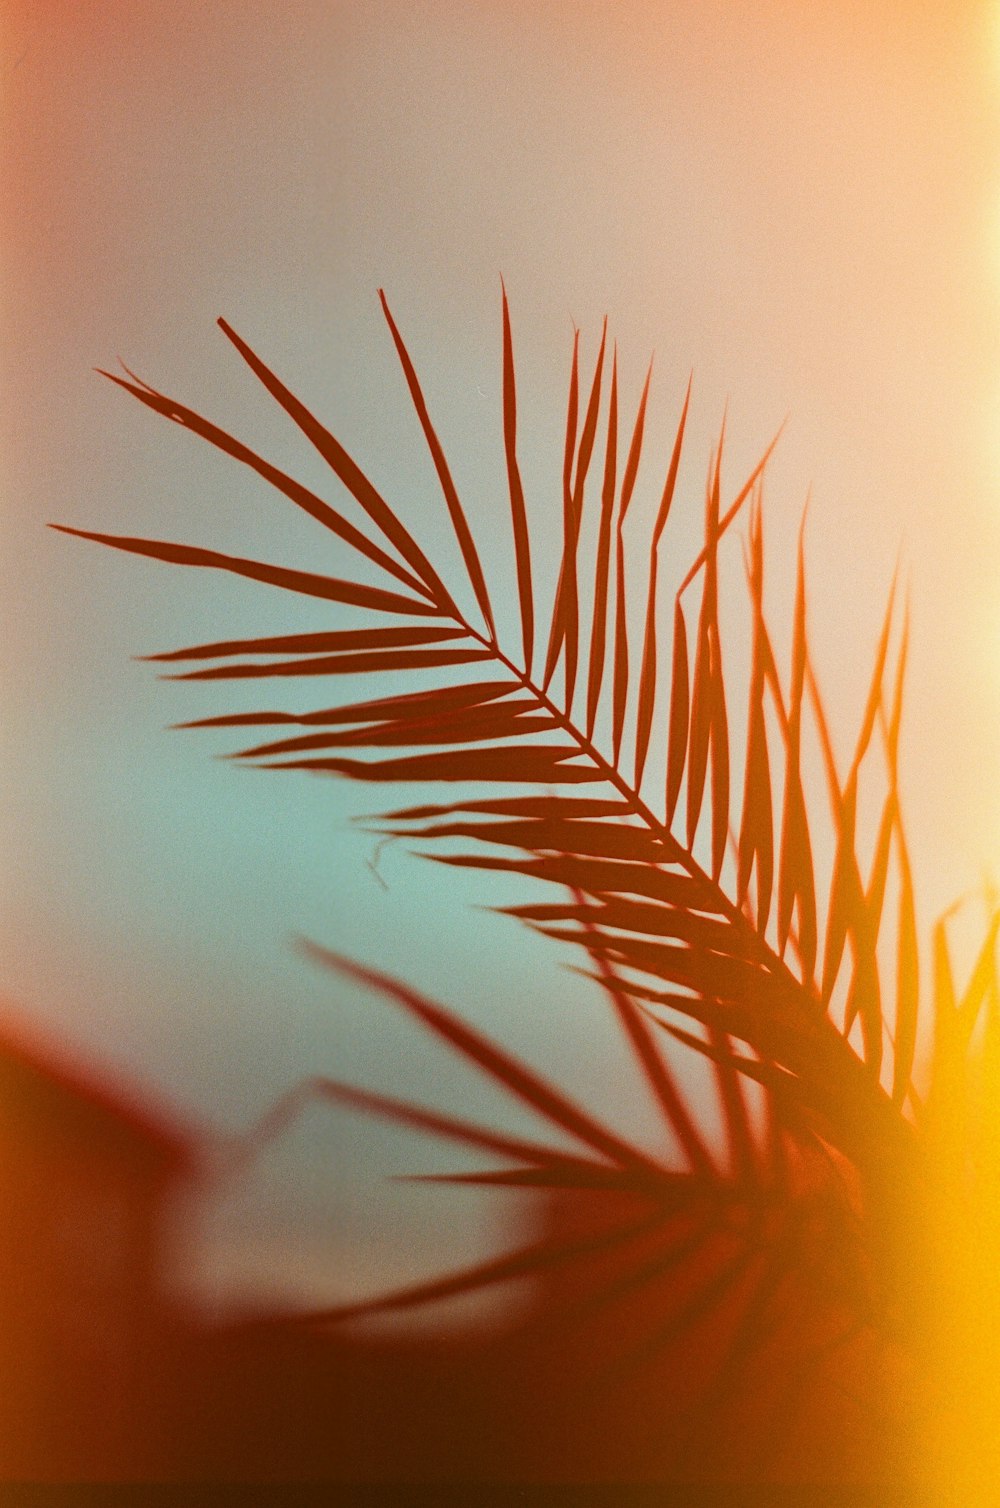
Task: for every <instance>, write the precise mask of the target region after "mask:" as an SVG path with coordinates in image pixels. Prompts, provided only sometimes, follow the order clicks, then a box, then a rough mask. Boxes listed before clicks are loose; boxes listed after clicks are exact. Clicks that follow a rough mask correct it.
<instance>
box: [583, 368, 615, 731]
mask: <svg viewBox="0 0 1000 1508" xmlns="http://www.w3.org/2000/svg"><path fill="white" fill-rule="evenodd" d="M617 464H618V348H617V346H616V347H615V348H614V351H613V353H612V361H611V397H610V400H609V404H608V435H607V442H606V446H605V452H604V480H603V483H602V487H601V518H600V524H599V526H598V537H597V562H596V566H595V570H594V612H593V618H592V622H591V628H590V666H589V674H588V678H587V738H588V739H592V738H593V736H594V725H595V723H596V721H597V708H598V704H599V702H600V697H601V684H602V681H603V679H604V660H605V640H606V636H607V613H608V582H609V578H610V574H611V528H612V523H613V520H614V511H615V481H616V472H617Z"/></svg>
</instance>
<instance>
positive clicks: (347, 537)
mask: <svg viewBox="0 0 1000 1508" xmlns="http://www.w3.org/2000/svg"><path fill="white" fill-rule="evenodd" d="M100 375H101V376H102V377H107V379H108V381H109V382H113V383H114V384H115V385H116V387H120V388H122V389H124V391H125V392H127V393H131V394H132V395H133V397H135V398H138V399H139V402H140V403H144V404H145V405H146V407H147V408H151V409H152V410H153V411H154V413H158V414H162V415H163V417H164V418H166V419H171V420H172V421H173V422H174V423H176V424H179V425H180V426H181V428H182V429H187V430H190V432H191V433H192V434H195V435H198V436H199V438H200V439H203V440H207V441H208V443H209V444H210V445H213V446H214V447H215V449H216V450H221V451H223V452H224V453H225V454H226V455H228V456H232V458H233V459H234V460H236V461H240V462H242V464H243V465H244V466H249V467H250V469H251V470H252V471H255V472H256V473H257V475H258V476H260V477H262V478H263V479H264V481H265V482H268V483H270V485H271V486H272V487H274V488H276V490H277V491H278V492H281V493H283V494H284V496H285V497H287V498H288V499H289V501H290V502H293V503H295V504H296V506H297V507H299V508H301V509H302V510H303V511H304V512H305V513H308V514H309V515H310V517H311V518H314V519H315V520H316V522H317V523H319V524H322V525H323V527H324V528H325V529H329V531H330V533H331V534H335V535H336V536H337V538H338V539H342V540H343V541H344V543H345V544H348V545H350V546H351V548H352V549H354V550H357V552H358V553H359V554H360V555H364V556H365V557H366V558H367V559H368V560H370V561H372V562H373V563H374V564H375V565H377V566H379V567H381V569H382V570H383V571H388V572H389V574H390V575H392V576H395V577H396V579H397V581H401V582H403V584H404V585H405V586H408V587H409V588H410V590H411V591H414V592H417V593H419V594H420V595H421V596H426V597H429V598H430V599H431V601H434V600H435V598H434V593H433V592H432V591H431V589H430V587H429V586H428V585H427V583H426V582H424V581H422V580H420V579H419V578H418V577H414V576H413V575H412V574H411V573H410V572H409V571H407V570H404V568H403V567H402V566H400V565H398V564H397V562H396V561H395V560H393V559H392V558H391V556H389V555H386V553H385V551H384V550H380V549H379V547H378V545H376V544H373V543H372V541H371V540H370V539H368V538H367V536H366V535H364V534H362V533H361V531H360V529H356V528H355V527H354V525H353V524H352V523H350V522H348V520H347V519H346V518H343V517H342V516H341V515H340V514H339V513H338V512H337V511H336V509H335V508H331V507H330V505H329V503H326V502H324V501H323V499H322V498H319V497H317V496H316V494H315V493H314V492H312V491H310V489H309V488H308V487H304V486H303V485H302V484H301V482H297V481H295V479H294V478H293V477H290V476H288V475H287V474H286V473H285V472H283V471H281V470H279V468H278V467H277V466H272V465H271V463H270V462H269V461H265V460H264V459H263V457H261V456H259V455H257V453H256V452H255V451H253V450H251V449H250V448H249V446H246V445H243V444H242V443H241V442H240V441H239V440H236V439H234V438H233V436H232V435H230V434H227V433H226V431H225V430H224V429H220V428H219V427H218V425H217V424H211V423H209V421H208V420H207V419H203V418H202V416H201V415H200V414H196V413H195V412H194V410H193V409H190V408H187V407H185V405H184V404H182V403H177V402H176V401H175V400H174V399H173V398H167V397H165V396H164V395H163V394H162V393H158V392H157V391H156V389H155V388H151V387H148V386H147V385H145V384H143V385H142V386H138V385H137V384H136V383H133V382H126V381H125V380H124V378H122V377H116V376H115V374H114V373H113V372H105V371H100Z"/></svg>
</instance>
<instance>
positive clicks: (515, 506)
mask: <svg viewBox="0 0 1000 1508" xmlns="http://www.w3.org/2000/svg"><path fill="white" fill-rule="evenodd" d="M500 287H501V292H502V297H503V441H504V455H505V457H506V461H507V488H508V491H509V493H510V516H511V524H512V527H513V531H514V558H515V561H516V564H517V591H518V598H519V600H520V604H521V636H522V643H523V646H524V668H525V670H526V672H527V674H528V675H529V676H530V674H531V665H532V657H533V654H534V644H535V607H534V598H533V596H532V589H531V544H530V537H529V534H528V516H527V512H526V509H525V506H524V488H523V486H522V484H521V469H520V467H519V466H518V464H517V388H516V384H515V380H514V346H513V341H512V340H511V333H510V311H509V309H508V307H507V290H506V288H504V286H503V279H502V278H501V280H500Z"/></svg>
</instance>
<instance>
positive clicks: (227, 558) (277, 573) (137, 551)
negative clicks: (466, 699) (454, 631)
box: [49, 524, 438, 615]
mask: <svg viewBox="0 0 1000 1508" xmlns="http://www.w3.org/2000/svg"><path fill="white" fill-rule="evenodd" d="M49 528H50V529H56V530H58V532H59V533H60V534H72V535H75V537H76V538H77V539H92V540H94V541H95V542H96V543H97V544H101V545H110V546H111V547H112V548H113V549H115V550H126V551H128V552H129V553H131V554H133V555H146V556H148V557H149V558H150V559H151V560H162V561H166V562H167V563H168V564H170V565H186V566H205V567H207V568H208V569H210V570H216V571H230V572H232V573H233V574H234V575H236V576H246V577H248V578H249V579H250V580H252V581H263V582H265V583H266V584H267V585H268V586H276V587H280V588H281V590H282V591H286V592H299V593H301V594H302V595H303V596H306V597H319V598H321V599H322V600H324V601H326V602H346V603H350V604H352V605H353V606H355V607H370V608H374V609H375V610H376V611H377V612H385V613H420V614H424V613H430V614H434V615H436V614H437V612H438V609H437V608H436V607H435V606H434V605H433V604H432V603H430V602H425V601H423V600H420V601H418V600H416V599H414V598H412V597H402V596H400V595H399V593H398V592H386V591H383V590H382V588H381V587H374V586H363V585H362V584H361V583H360V582H357V581H338V580H336V579H335V578H334V577H332V576H317V575H314V574H313V572H312V571H293V570H289V569H287V568H286V567H284V566H272V565H266V564H265V563H263V562H262V561H259V560H243V559H242V558H241V557H240V556H238V555H222V554H220V553H219V551H217V550H201V549H198V548H196V547H195V546H192V545H177V544H170V543H168V542H166V541H164V540H158V539H132V538H130V537H129V536H127V535H124V534H98V533H95V532H93V531H92V530H89V529H71V528H69V526H68V525H66V524H50V525H49Z"/></svg>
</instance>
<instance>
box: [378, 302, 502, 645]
mask: <svg viewBox="0 0 1000 1508" xmlns="http://www.w3.org/2000/svg"><path fill="white" fill-rule="evenodd" d="M379 299H380V300H381V303H382V312H383V314H384V315H385V319H386V323H387V324H388V326H389V331H390V334H391V335H392V339H393V344H394V345H395V347H396V354H397V355H398V357H399V362H400V366H401V367H402V368H403V376H404V377H405V379H406V385H407V388H408V389H409V393H410V400H411V402H412V404H413V407H414V409H415V411H416V414H417V418H418V420H419V421H420V427H421V429H422V430H423V432H424V439H425V440H426V441H427V448H428V449H429V450H430V453H431V459H432V460H433V462H434V469H435V471H436V472H437V476H438V481H439V483H440V484H441V491H442V493H443V494H444V500H445V503H446V504H447V508H448V512H449V514H450V515H451V522H452V527H453V529H454V531H455V537H456V539H457V540H458V545H459V549H460V550H461V552H462V559H463V560H464V561H465V568H466V571H467V572H468V575H469V581H470V582H471V584H472V590H473V592H474V593H475V597H476V601H477V602H478V604H479V610H480V612H481V613H482V615H483V617H484V618H485V620H486V624H487V628H488V630H489V634H490V637H491V639H492V641H493V642H494V643H496V637H497V631H496V624H495V623H494V621H493V608H492V606H491V603H490V597H489V592H488V591H487V587H486V579H485V577H484V575H483V567H482V562H481V561H480V559H479V553H478V551H477V549H476V545H475V541H474V539H473V537H472V531H471V529H470V528H469V522H468V519H467V518H466V516H465V510H464V509H463V507H462V504H461V502H460V500H459V496H458V492H457V490H456V488H455V483H454V481H453V479H452V475H451V471H450V469H449V467H448V462H447V460H446V459H445V454H444V450H443V448H442V445H441V442H440V440H439V439H438V435H437V431H436V430H435V428H434V425H433V424H432V423H431V417H430V414H429V412H428V409H427V403H426V401H425V399H424V395H423V391H422V389H421V386H420V381H419V378H418V377H417V373H416V369H415V368H414V365H413V362H412V361H411V359H410V353H409V351H408V350H407V348H406V345H405V343H404V341H403V337H402V336H401V335H400V333H399V329H398V328H397V325H396V321H395V320H394V319H393V317H392V312H391V310H390V309H389V304H388V301H387V300H386V297H385V294H384V293H383V291H382V290H381V289H379Z"/></svg>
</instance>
